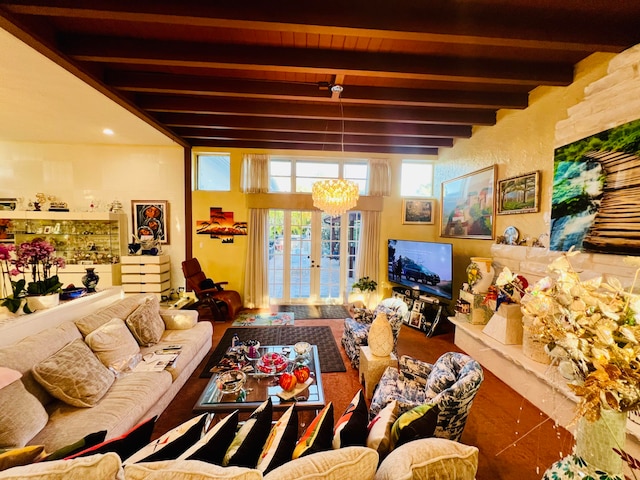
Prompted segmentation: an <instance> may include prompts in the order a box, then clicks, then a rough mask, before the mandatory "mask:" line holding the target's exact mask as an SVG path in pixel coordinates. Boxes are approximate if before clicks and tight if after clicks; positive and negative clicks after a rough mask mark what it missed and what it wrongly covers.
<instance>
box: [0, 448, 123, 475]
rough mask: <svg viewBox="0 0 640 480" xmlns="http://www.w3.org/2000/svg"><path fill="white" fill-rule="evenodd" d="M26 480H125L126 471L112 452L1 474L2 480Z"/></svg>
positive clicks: (36, 465)
mask: <svg viewBox="0 0 640 480" xmlns="http://www.w3.org/2000/svg"><path fill="white" fill-rule="evenodd" d="M26 478H37V479H45V478H46V479H47V480H69V479H81V478H82V479H85V478H86V479H90V478H99V479H100V480H124V471H123V469H122V465H121V463H120V457H118V454H117V453H113V452H111V453H105V454H104V455H91V456H89V457H78V458H74V459H72V460H56V461H53V462H40V463H32V464H31V465H25V466H23V467H14V468H12V469H11V470H6V471H4V472H0V479H1V480H24V479H26Z"/></svg>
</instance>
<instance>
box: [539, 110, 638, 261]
mask: <svg viewBox="0 0 640 480" xmlns="http://www.w3.org/2000/svg"><path fill="white" fill-rule="evenodd" d="M553 171H554V176H553V196H552V199H551V239H550V249H551V250H557V251H567V250H569V249H570V248H571V247H572V246H575V248H576V249H578V250H585V251H592V252H601V253H614V254H625V255H637V254H640V120H635V121H633V122H629V123H626V124H624V125H620V126H619V127H615V128H612V129H609V130H606V131H603V132H600V133H597V134H595V135H591V136H590V137H587V138H583V139H582V140H578V141H576V142H573V143H570V144H568V145H565V146H563V147H559V148H557V149H556V150H555V156H554V169H553Z"/></svg>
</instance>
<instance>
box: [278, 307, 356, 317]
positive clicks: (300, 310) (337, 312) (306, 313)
mask: <svg viewBox="0 0 640 480" xmlns="http://www.w3.org/2000/svg"><path fill="white" fill-rule="evenodd" d="M278 311H279V312H293V314H294V315H295V317H296V318H297V319H298V320H302V319H303V318H307V319H316V318H348V317H350V316H351V315H349V311H348V310H347V307H345V306H344V305H278Z"/></svg>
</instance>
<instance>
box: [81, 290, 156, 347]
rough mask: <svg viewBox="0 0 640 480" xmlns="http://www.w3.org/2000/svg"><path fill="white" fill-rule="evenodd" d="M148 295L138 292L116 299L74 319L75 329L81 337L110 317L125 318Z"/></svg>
mask: <svg viewBox="0 0 640 480" xmlns="http://www.w3.org/2000/svg"><path fill="white" fill-rule="evenodd" d="M147 296H148V295H145V294H140V295H133V296H130V297H125V298H123V299H120V300H117V301H115V302H114V303H112V304H111V305H108V306H106V307H104V308H101V309H100V310H98V311H96V312H92V313H90V314H89V315H85V316H84V317H82V318H79V319H78V320H75V321H74V323H75V324H76V327H77V329H78V330H79V331H80V333H82V336H83V337H86V336H87V335H89V334H90V333H91V332H93V331H94V330H95V329H96V328H98V327H100V326H102V325H104V324H105V323H107V322H108V321H109V320H111V319H112V318H122V319H125V318H127V317H128V316H129V315H130V314H131V313H132V312H133V311H134V310H135V309H136V308H138V306H139V305H140V304H141V303H142V302H143V301H144V299H145V298H147Z"/></svg>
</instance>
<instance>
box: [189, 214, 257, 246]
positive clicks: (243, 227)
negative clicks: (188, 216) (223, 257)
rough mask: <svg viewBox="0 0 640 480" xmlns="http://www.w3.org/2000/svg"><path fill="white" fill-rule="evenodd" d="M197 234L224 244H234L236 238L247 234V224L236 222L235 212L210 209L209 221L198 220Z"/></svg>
mask: <svg viewBox="0 0 640 480" xmlns="http://www.w3.org/2000/svg"><path fill="white" fill-rule="evenodd" d="M196 233H197V234H198V235H209V236H210V237H211V238H217V239H220V240H221V241H222V243H233V238H234V236H236V235H246V234H247V222H236V221H235V220H234V219H233V212H223V211H222V208H220V207H210V208H209V220H196Z"/></svg>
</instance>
